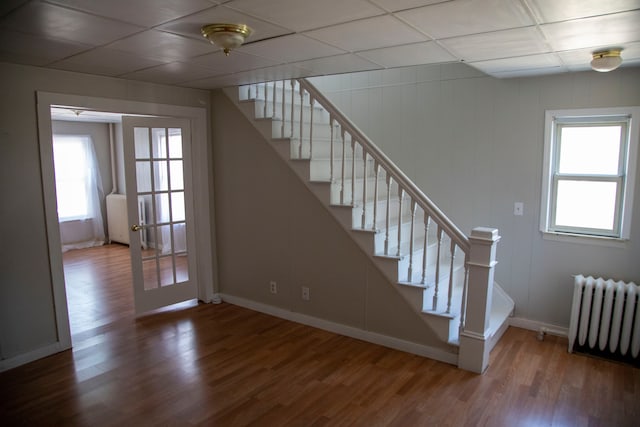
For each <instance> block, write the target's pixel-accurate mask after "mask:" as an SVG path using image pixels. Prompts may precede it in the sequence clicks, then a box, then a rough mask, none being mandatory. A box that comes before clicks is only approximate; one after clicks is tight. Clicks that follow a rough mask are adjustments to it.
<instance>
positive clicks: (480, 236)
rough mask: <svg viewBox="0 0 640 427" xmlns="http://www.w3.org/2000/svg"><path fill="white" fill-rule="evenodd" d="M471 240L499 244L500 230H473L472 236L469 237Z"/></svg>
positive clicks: (481, 228)
mask: <svg viewBox="0 0 640 427" xmlns="http://www.w3.org/2000/svg"><path fill="white" fill-rule="evenodd" d="M469 238H470V239H477V240H489V241H492V242H497V241H498V240H500V236H499V235H498V229H497V228H490V227H476V228H474V229H473V230H471V236H469Z"/></svg>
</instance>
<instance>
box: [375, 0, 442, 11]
mask: <svg viewBox="0 0 640 427" xmlns="http://www.w3.org/2000/svg"><path fill="white" fill-rule="evenodd" d="M446 1H450V0H371V2H372V3H375V4H377V5H378V6H380V7H383V8H385V9H386V10H389V11H391V12H396V11H398V10H405V9H413V8H416V7H421V6H427V5H430V4H436V3H444V2H446Z"/></svg>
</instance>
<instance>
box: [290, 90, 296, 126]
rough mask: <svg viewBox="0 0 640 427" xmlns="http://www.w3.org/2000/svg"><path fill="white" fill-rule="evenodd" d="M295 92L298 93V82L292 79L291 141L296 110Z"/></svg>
mask: <svg viewBox="0 0 640 427" xmlns="http://www.w3.org/2000/svg"><path fill="white" fill-rule="evenodd" d="M295 92H296V81H295V80H293V79H291V135H290V137H291V139H293V119H294V117H293V115H294V113H295V110H296V109H295V108H294V102H293V97H294V94H295Z"/></svg>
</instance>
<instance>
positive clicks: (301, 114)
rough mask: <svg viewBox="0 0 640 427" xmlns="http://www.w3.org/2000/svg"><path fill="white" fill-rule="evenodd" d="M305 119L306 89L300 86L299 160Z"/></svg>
mask: <svg viewBox="0 0 640 427" xmlns="http://www.w3.org/2000/svg"><path fill="white" fill-rule="evenodd" d="M303 117H304V89H303V88H302V86H300V146H299V147H298V158H299V159H301V158H302V132H303V129H304V123H303V121H302V119H303Z"/></svg>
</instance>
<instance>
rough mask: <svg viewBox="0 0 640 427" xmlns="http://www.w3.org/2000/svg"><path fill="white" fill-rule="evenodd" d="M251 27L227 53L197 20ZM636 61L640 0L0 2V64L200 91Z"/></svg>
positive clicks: (530, 71) (539, 71) (547, 70)
mask: <svg viewBox="0 0 640 427" xmlns="http://www.w3.org/2000/svg"><path fill="white" fill-rule="evenodd" d="M215 22H229V23H243V24H247V25H249V26H250V27H252V28H253V30H254V32H253V34H252V35H251V36H250V37H249V39H248V40H247V42H246V43H245V45H243V46H242V47H240V48H239V49H237V50H235V51H233V52H232V53H231V55H230V56H229V57H225V56H224V54H223V53H222V52H221V51H220V50H219V49H218V48H217V47H216V46H213V45H211V44H210V43H209V42H208V41H206V40H205V39H204V38H203V37H202V36H201V34H200V27H201V26H202V25H204V24H208V23H215ZM612 47H616V48H621V49H623V50H622V57H623V59H624V63H623V67H633V66H640V0H449V1H438V0H229V1H216V0H108V1H106V0H47V1H38V0H31V1H25V0H3V1H2V3H1V4H0V61H3V62H10V63H17V64H27V65H34V66H39V67H46V68H53V69H58V70H68V71H76V72H81V73H89V74H98V75H106V76H113V77H120V78H125V79H133V80H142V81H148V82H154V83H162V84H170V85H179V86H184V87H192V88H202V89H212V88H218V87H224V86H230V85H236V84H244V83H250V82H259V81H267V80H273V79H283V78H293V77H306V76H317V75H324V74H338V73H345V72H353V71H364V70H378V69H385V68H394V67H402V66H408V65H420V64H438V63H447V62H464V63H466V64H468V65H469V66H471V67H474V68H476V69H478V70H480V71H482V72H484V73H486V74H488V75H491V76H494V77H498V78H507V77H516V76H535V75H544V74H554V73H566V72H574V71H583V70H588V69H589V61H590V59H591V53H592V52H594V51H597V50H600V49H603V48H612Z"/></svg>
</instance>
